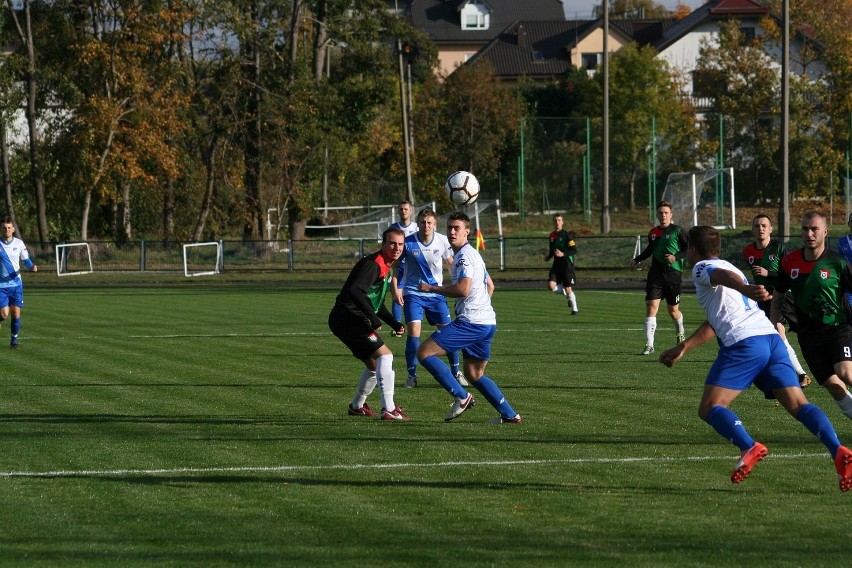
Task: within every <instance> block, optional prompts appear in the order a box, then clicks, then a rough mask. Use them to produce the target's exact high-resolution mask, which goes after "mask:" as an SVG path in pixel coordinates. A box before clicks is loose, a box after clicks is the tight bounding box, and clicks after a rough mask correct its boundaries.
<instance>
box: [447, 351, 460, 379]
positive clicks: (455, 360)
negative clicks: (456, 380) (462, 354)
mask: <svg viewBox="0 0 852 568" xmlns="http://www.w3.org/2000/svg"><path fill="white" fill-rule="evenodd" d="M447 361H449V362H450V370H451V371H452V372H453V376H454V377H455V376H457V375H458V374H459V352H458V351H452V352H450V353H447Z"/></svg>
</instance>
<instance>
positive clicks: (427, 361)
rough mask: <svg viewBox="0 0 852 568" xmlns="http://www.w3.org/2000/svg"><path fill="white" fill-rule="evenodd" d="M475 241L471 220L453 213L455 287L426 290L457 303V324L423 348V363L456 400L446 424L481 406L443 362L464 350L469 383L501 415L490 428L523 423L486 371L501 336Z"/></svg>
mask: <svg viewBox="0 0 852 568" xmlns="http://www.w3.org/2000/svg"><path fill="white" fill-rule="evenodd" d="M469 235H470V218H469V217H468V216H467V215H465V214H464V213H462V212H461V211H456V212H453V213H451V214H450V216H449V218H448V219H447V239H448V240H449V241H450V246H452V247H453V251H454V252H455V256H454V257H453V264H452V267H451V268H450V277H451V279H452V284H445V285H443V286H437V285H435V284H429V283H428V282H422V283H421V284H420V290H422V291H423V292H435V293H438V294H441V295H442V296H447V297H449V298H456V319H455V320H453V322H452V323H451V324H449V325H445V326H444V327H441V328H439V329H438V330H436V331H435V332H434V333H433V334H432V335H431V336H429V338H428V339H427V340H426V341H424V342H423V343H421V344H420V348H419V349H418V350H417V358H418V359H419V360H420V364H421V365H423V366H424V367H425V368H426V370H428V371H429V372H430V373H432V376H433V377H435V380H436V381H438V383H439V384H440V385H441V386H442V387H444V389H446V391H447V392H448V393H450V395H451V396H452V397H453V407H452V409H451V410H450V413H449V414H448V415H447V416H446V417H445V418H444V420H446V421H447V422H449V421H450V420H454V419H455V418H458V417H459V416H461V414H462V413H463V412H464V411H466V410H467V409H469V408H470V407H472V406H473V405H474V404H475V403H476V400H475V399H474V397H473V395H472V394H471V393H469V392H467V390H465V388H464V387H463V386H462V385H461V384H459V382H458V381H457V380H456V378H455V377H454V376H453V374H452V372H451V371H450V369H449V367H447V365H445V364H444V362H443V361H441V360H440V359H439V357H441V356H443V355H445V354H446V353H452V352H453V351H459V350H461V352H462V355H463V357H464V374H465V377H467V380H468V381H470V382H471V383H472V384H473V386H474V387H476V389H477V390H478V391H479V392H480V393H482V396H484V397H485V400H487V401H488V402H489V403H491V405H492V406H493V407H494V408H496V409H497V411H498V412H499V413H500V416H499V417H497V418H494V419H492V420H490V422H492V423H495V424H505V423H516V422H520V421H521V415H520V414H518V413H517V412H515V410H514V409H513V408H512V407H511V405H510V404H509V403H508V402H507V401H506V397H505V396H503V393H502V392H501V391H500V387H498V386H497V383H495V382H494V381H492V380H491V379H490V378H488V377H487V376H485V366H486V365H488V360H489V359H490V358H491V340H492V339H493V338H494V332H495V331H497V316H496V315H495V313H494V309H493V308H492V307H491V294H493V293H494V282H493V281H492V280H491V276H489V274H488V270H487V269H486V268H485V263H484V262H483V261H482V257H481V256H480V255H479V252H477V250H476V249H475V248H474V247H473V246H471V244H470V243H469V242H468V236H469Z"/></svg>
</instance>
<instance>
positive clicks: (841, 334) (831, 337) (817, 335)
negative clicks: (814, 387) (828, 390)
mask: <svg viewBox="0 0 852 568" xmlns="http://www.w3.org/2000/svg"><path fill="white" fill-rule="evenodd" d="M796 336H797V337H798V338H799V346H800V347H801V348H802V355H804V357H805V361H806V362H807V364H808V368H810V370H811V373H813V375H814V378H815V379H816V381H817V382H818V383H819V384H823V383H824V382H825V381H826V380H827V379H828V378H829V377H830V376H831V375H836V374H837V373H836V372H835V371H834V365H835V363H839V362H841V361H852V325H849V324H848V323H845V324H842V325H838V326H835V327H832V328H829V329H827V330H823V331H816V332H813V331H809V332H807V333H799V334H797V335H796Z"/></svg>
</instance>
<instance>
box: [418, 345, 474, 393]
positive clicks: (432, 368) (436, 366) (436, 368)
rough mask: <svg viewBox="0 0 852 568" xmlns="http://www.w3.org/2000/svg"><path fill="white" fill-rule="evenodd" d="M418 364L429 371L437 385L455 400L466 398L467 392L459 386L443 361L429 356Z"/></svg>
mask: <svg viewBox="0 0 852 568" xmlns="http://www.w3.org/2000/svg"><path fill="white" fill-rule="evenodd" d="M420 364H421V365H423V367H424V368H425V369H426V370H427V371H429V372H430V373H431V374H432V376H433V377H435V380H436V381H438V384H439V385H441V386H442V387H444V389H445V390H446V391H447V392H448V393H450V394H451V395H453V396H454V397H456V398H467V391H466V390H464V388H463V387H462V386H461V385H460V384H459V382H458V381H457V380H456V377H455V376H454V375H453V374H452V373H451V372H450V368H449V367H447V366H446V365H445V364H444V362H443V361H441V360H440V359H438V358H437V357H436V356H435V355H430V356H429V357H426V358H425V359H423V360H421V361H420Z"/></svg>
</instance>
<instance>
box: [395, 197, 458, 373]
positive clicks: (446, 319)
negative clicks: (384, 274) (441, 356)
mask: <svg viewBox="0 0 852 568" xmlns="http://www.w3.org/2000/svg"><path fill="white" fill-rule="evenodd" d="M437 223H438V216H437V215H436V214H435V212H434V211H432V210H431V209H429V208H428V207H427V208H426V209H422V210H421V211H420V213H418V214H417V227H418V230H417V232H416V233H414V234H411V235H408V236H407V237H405V248H404V250H403V253H402V256H401V257H400V263H401V264H404V266H405V268H404V269H403V271H402V277H401V279H400V280H399V284H398V285H397V286H396V287H394V294H395V298H394V302H395V303H397V304H400V305H402V307H403V311H404V312H405V324H406V331H407V335H408V336H407V338H406V340H405V363H406V367H407V368H408V379H407V380H406V382H405V386H406V387H408V388H414V387H416V386H417V348H418V347H420V331H421V325H422V322H423V316H424V315H425V316H426V321H428V322H429V323H430V324H432V325H434V326H436V327H443V326H445V325H447V324H448V323H450V321H451V319H450V308H449V306H448V305H447V298H445V297H444V296H442V295H440V294H435V293H434V292H421V291H420V288H419V286H420V283H421V282H428V283H429V284H435V285H437V286H440V285H442V284H443V283H444V266H449V264H450V262H451V261H452V258H453V249H452V248H451V247H450V243H449V241H447V237H445V236H444V235H442V234H440V233H438V232H436V231H435V226H436V225H437ZM447 358H448V359H449V361H450V366H451V367H452V371H453V375H455V376H456V378H457V379H463V378H464V377H463V376H462V374H461V371H459V354H458V352H455V351H453V352H450V353H448V354H447Z"/></svg>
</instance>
